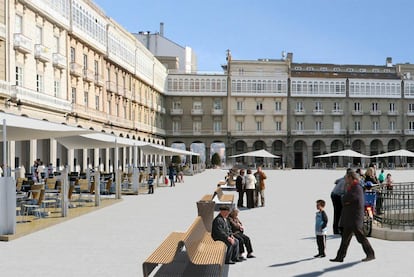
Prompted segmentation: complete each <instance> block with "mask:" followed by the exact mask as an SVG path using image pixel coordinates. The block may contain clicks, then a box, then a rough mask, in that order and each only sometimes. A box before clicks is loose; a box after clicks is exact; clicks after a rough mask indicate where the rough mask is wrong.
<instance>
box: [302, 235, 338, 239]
mask: <svg viewBox="0 0 414 277" xmlns="http://www.w3.org/2000/svg"><path fill="white" fill-rule="evenodd" d="M340 238H341V235H327V236H326V239H340ZM308 239H309V240H316V237H315V236H312V237H306V238H302V240H308Z"/></svg>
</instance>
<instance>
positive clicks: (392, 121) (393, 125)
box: [388, 120, 396, 131]
mask: <svg viewBox="0 0 414 277" xmlns="http://www.w3.org/2000/svg"><path fill="white" fill-rule="evenodd" d="M388 127H389V129H390V131H395V128H396V122H395V121H394V120H391V121H390V122H389V126H388Z"/></svg>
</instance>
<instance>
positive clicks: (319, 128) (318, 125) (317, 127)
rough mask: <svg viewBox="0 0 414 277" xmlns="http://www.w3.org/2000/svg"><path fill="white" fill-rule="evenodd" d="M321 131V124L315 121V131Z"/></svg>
mask: <svg viewBox="0 0 414 277" xmlns="http://www.w3.org/2000/svg"><path fill="white" fill-rule="evenodd" d="M322 130H323V122H322V121H315V131H322Z"/></svg>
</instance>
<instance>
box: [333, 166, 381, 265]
mask: <svg viewBox="0 0 414 277" xmlns="http://www.w3.org/2000/svg"><path fill="white" fill-rule="evenodd" d="M345 182H346V189H345V194H344V196H343V198H342V203H343V207H342V214H341V223H340V225H341V227H343V231H342V240H341V245H340V246H339V249H338V253H337V254H336V258H335V259H331V260H330V261H331V262H343V261H344V258H345V256H346V251H347V249H348V246H349V243H350V241H351V239H352V235H353V234H355V237H356V239H357V241H358V242H359V243H360V244H361V245H362V249H363V250H364V252H365V254H366V255H367V256H366V258H364V259H362V261H363V262H367V261H371V260H373V259H375V253H374V250H373V249H372V247H371V244H370V243H369V241H368V239H367V238H366V237H365V235H364V233H363V231H362V227H363V222H364V203H365V201H364V192H363V189H362V186H361V184H360V180H359V177H358V174H356V172H355V171H353V170H352V171H348V172H347V173H346V175H345Z"/></svg>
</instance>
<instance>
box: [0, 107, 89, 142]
mask: <svg viewBox="0 0 414 277" xmlns="http://www.w3.org/2000/svg"><path fill="white" fill-rule="evenodd" d="M3 120H6V136H7V138H6V139H7V140H9V141H10V140H15V141H22V140H30V139H50V138H59V137H65V136H75V135H80V134H88V133H92V132H94V131H91V130H87V129H83V128H78V127H72V126H67V125H64V124H58V123H53V122H49V121H45V120H39V119H33V118H29V117H25V116H20V115H14V114H8V113H0V124H1V125H3ZM0 132H3V129H2V128H0ZM0 141H3V136H2V135H0Z"/></svg>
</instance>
